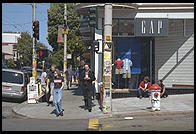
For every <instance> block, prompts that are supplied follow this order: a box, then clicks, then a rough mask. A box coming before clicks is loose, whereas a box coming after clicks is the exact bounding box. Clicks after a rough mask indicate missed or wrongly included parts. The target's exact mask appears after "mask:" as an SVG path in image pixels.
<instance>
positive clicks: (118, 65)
mask: <svg viewBox="0 0 196 134" xmlns="http://www.w3.org/2000/svg"><path fill="white" fill-rule="evenodd" d="M114 64H115V65H116V70H115V74H116V75H118V88H119V77H120V75H121V74H122V65H123V61H122V60H121V59H120V58H118V59H117V60H115V62H114Z"/></svg>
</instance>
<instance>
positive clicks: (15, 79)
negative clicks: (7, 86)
mask: <svg viewBox="0 0 196 134" xmlns="http://www.w3.org/2000/svg"><path fill="white" fill-rule="evenodd" d="M2 82H8V83H16V84H23V75H22V74H21V73H17V72H8V71H3V72H2Z"/></svg>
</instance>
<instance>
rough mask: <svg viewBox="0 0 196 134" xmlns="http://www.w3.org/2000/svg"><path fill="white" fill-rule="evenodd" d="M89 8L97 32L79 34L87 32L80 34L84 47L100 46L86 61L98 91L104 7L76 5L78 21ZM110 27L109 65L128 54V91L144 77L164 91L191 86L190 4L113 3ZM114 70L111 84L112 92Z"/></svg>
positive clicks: (191, 25)
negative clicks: (94, 14)
mask: <svg viewBox="0 0 196 134" xmlns="http://www.w3.org/2000/svg"><path fill="white" fill-rule="evenodd" d="M93 6H95V7H97V9H98V29H96V28H95V29H93V30H92V28H89V27H86V28H83V31H85V32H86V31H88V30H89V31H90V32H88V34H87V33H85V32H84V35H87V36H88V37H89V38H90V39H89V40H88V41H86V42H85V43H86V44H87V45H89V46H90V45H92V41H91V40H97V41H99V43H100V48H99V53H95V52H93V51H91V60H90V61H91V66H92V69H93V70H94V71H95V75H96V78H97V82H96V89H97V91H98V90H99V86H98V83H99V82H101V81H102V70H103V68H102V58H103V55H102V53H101V52H102V44H103V33H104V32H103V30H104V29H103V28H104V21H103V19H104V4H101V3H99V4H96V3H82V4H77V5H76V10H77V11H78V13H79V14H80V15H81V20H82V19H84V18H85V16H86V15H87V11H88V8H89V7H93ZM112 23H113V25H112V26H113V29H112V40H113V43H114V46H113V62H114V61H115V59H117V57H122V56H123V54H125V53H126V51H128V50H129V51H130V52H131V57H132V59H131V60H132V62H133V65H134V62H135V66H133V68H132V69H131V71H132V77H131V79H129V80H128V85H129V87H128V88H130V89H136V88H137V87H138V83H139V81H141V80H142V79H143V77H144V76H149V77H150V81H151V82H152V83H156V81H157V80H159V79H162V80H163V81H164V84H165V85H166V86H167V87H172V86H173V85H174V84H184V85H194V3H126V4H121V3H118V4H115V3H113V21H112ZM89 33H91V34H89ZM88 43H89V44H88ZM114 70H115V68H114V67H113V74H112V77H113V78H112V82H113V83H114V86H113V88H116V85H117V83H116V76H115V73H114ZM121 85H122V83H121ZM121 88H124V87H123V85H122V86H121Z"/></svg>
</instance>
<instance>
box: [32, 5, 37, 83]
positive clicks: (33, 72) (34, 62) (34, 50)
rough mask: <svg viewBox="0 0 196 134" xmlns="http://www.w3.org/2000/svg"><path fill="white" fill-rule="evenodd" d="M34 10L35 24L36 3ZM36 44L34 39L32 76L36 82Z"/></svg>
mask: <svg viewBox="0 0 196 134" xmlns="http://www.w3.org/2000/svg"><path fill="white" fill-rule="evenodd" d="M32 8H33V22H35V21H36V5H35V3H32ZM36 44H37V40H36V38H35V37H33V62H32V76H33V77H34V78H35V80H36V77H37V60H36V57H37V56H36Z"/></svg>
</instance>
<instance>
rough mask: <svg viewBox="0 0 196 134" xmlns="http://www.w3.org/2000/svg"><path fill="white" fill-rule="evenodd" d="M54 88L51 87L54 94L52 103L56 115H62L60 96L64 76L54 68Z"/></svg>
mask: <svg viewBox="0 0 196 134" xmlns="http://www.w3.org/2000/svg"><path fill="white" fill-rule="evenodd" d="M53 83H54V89H53V95H54V105H55V108H56V116H57V117H58V116H59V115H61V116H63V110H62V107H61V98H62V90H63V87H64V78H63V77H62V76H61V73H60V71H59V70H57V69H56V71H55V72H54V79H53Z"/></svg>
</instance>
